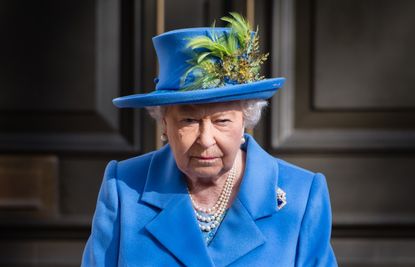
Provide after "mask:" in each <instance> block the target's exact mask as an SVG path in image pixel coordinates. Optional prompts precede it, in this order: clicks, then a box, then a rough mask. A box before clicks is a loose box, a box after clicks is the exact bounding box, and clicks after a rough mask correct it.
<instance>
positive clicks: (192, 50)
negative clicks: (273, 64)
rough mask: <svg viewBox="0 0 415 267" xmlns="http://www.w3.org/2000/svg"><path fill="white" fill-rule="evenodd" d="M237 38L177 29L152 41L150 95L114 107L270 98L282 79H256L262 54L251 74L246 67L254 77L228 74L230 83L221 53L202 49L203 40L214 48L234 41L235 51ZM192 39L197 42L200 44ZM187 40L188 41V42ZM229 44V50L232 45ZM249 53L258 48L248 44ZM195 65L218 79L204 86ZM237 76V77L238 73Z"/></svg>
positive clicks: (225, 32)
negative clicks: (154, 74) (155, 70)
mask: <svg viewBox="0 0 415 267" xmlns="http://www.w3.org/2000/svg"><path fill="white" fill-rule="evenodd" d="M231 35H232V36H231ZM249 36H250V37H249V39H252V40H254V39H255V38H256V37H255V36H257V35H256V34H255V32H254V33H252V32H251V31H249ZM200 37H202V38H200ZM239 37H240V36H239ZM197 38H199V39H197ZM223 38H225V39H223ZM237 38H238V36H237V35H236V34H235V31H234V29H233V28H229V27H226V28H215V27H211V28H189V29H179V30H174V31H170V32H166V33H163V34H161V35H158V36H156V37H154V38H153V44H154V47H155V50H156V53H157V57H158V61H159V68H160V69H159V77H158V78H156V79H155V82H156V89H155V91H153V92H151V93H147V94H133V95H127V96H123V97H118V98H115V99H114V100H113V103H114V105H115V106H117V107H119V108H141V107H148V106H161V105H176V104H198V103H214V102H227V101H233V100H242V99H268V98H270V97H271V96H272V95H273V94H274V93H275V92H276V91H277V90H278V89H279V88H281V87H282V85H283V84H284V81H285V78H271V79H263V77H260V76H259V75H258V73H259V65H260V64H262V63H263V61H264V60H265V59H266V56H267V55H258V54H257V55H256V63H258V64H256V65H257V66H256V67H255V68H252V71H251V70H250V69H248V70H249V71H251V72H254V74H252V73H248V74H249V75H250V76H249V77H250V78H249V79H247V81H245V80H243V79H245V78H238V77H239V76H235V75H233V74H231V75H230V76H231V78H232V77H237V78H233V79H230V78H229V77H228V76H229V66H228V65H229V64H228V65H227V66H228V72H226V73H225V72H224V71H225V70H222V69H221V68H222V67H221V66H222V65H223V63H224V61H223V62H222V60H221V55H222V54H221V55H218V53H216V54H215V52H214V51H213V52H212V51H210V50H209V49H206V47H207V46H206V45H203V44H202V43H203V41H206V40H207V41H208V42H211V44H212V43H213V44H214V45H216V43H215V42H221V41H225V42H226V44H229V43H230V42H235V45H233V47H234V48H235V49H236V48H240V47H241V46H242V45H241V40H242V41H243V39H241V40H240V41H239V42H238V39H237ZM196 39H197V40H196ZM198 40H199V41H200V40H202V43H201V42H198ZM218 40H219V41H218ZM192 41H194V42H193V43H192ZM250 42H251V41H249V43H250ZM247 43H248V42H247ZM230 46H231V47H232V44H231V45H230ZM235 46H236V47H235ZM249 49H250V50H249V51H253V50H254V49H258V44H252V46H251V47H250V48H249ZM235 51H236V50H235ZM225 54H226V53H225ZM232 55H233V54H232ZM225 57H226V56H225ZM244 57H246V53H244V54H240V55H239V56H238V58H232V56H229V57H228V58H227V59H229V60H230V62H233V63H232V64H240V63H239V59H241V60H242V61H243V58H244ZM261 57H262V59H261ZM235 62H236V63H235ZM249 62H252V60H251V59H249ZM201 64H202V65H203V64H205V65H206V64H208V65H209V66H211V67H212V66H213V67H214V68H215V71H216V73H214V74H213V75H219V76H220V77H219V76H218V77H219V78H215V77H213V78H210V80H209V82H208V84H207V85H206V84H204V83H203V82H206V81H207V80H208V79H207V78H206V77H208V76H209V75H210V73H207V72H206V70H204V69H203V68H201ZM241 64H242V63H241ZM241 68H242V67H241ZM231 69H235V67H233V66H231ZM238 69H239V67H238ZM210 70H211V69H210ZM249 71H248V72H249ZM241 73H243V71H242V70H241ZM236 75H238V74H236ZM238 79H239V80H238ZM241 79H242V80H241Z"/></svg>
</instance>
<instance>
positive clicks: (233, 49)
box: [181, 12, 268, 91]
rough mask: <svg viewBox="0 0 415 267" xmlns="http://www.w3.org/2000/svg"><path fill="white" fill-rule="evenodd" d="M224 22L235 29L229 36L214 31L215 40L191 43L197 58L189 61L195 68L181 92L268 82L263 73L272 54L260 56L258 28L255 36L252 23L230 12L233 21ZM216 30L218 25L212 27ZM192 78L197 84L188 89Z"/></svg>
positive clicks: (202, 39) (186, 75)
mask: <svg viewBox="0 0 415 267" xmlns="http://www.w3.org/2000/svg"><path fill="white" fill-rule="evenodd" d="M221 20H223V21H226V22H228V27H230V28H231V30H230V32H229V34H221V35H219V34H218V33H216V32H215V31H212V33H211V36H197V37H194V38H191V39H190V40H189V42H188V44H187V47H188V48H190V49H191V50H192V51H193V53H194V56H193V58H192V59H191V60H189V61H188V63H189V64H190V65H191V67H190V68H189V69H188V70H187V71H186V72H185V74H184V75H183V76H182V78H181V87H182V89H181V90H185V91H188V90H196V89H207V88H212V87H220V86H225V85H229V84H243V83H250V82H254V81H258V80H262V79H264V77H263V76H261V75H260V70H261V65H262V64H263V63H264V62H265V61H266V60H267V58H268V53H267V54H261V53H260V52H259V35H258V28H257V30H256V31H255V32H254V34H253V35H252V29H251V26H250V25H249V23H248V21H247V20H245V19H244V18H243V17H242V16H241V15H240V14H238V13H235V12H230V16H229V17H222V18H221ZM214 27H215V23H213V25H212V28H213V29H214ZM196 50H197V51H200V50H201V51H203V52H197V51H196ZM190 74H192V75H193V77H194V81H193V82H191V83H190V84H186V86H185V82H186V80H187V79H188V77H189V75H190Z"/></svg>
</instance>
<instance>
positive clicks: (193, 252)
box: [141, 135, 278, 266]
mask: <svg viewBox="0 0 415 267" xmlns="http://www.w3.org/2000/svg"><path fill="white" fill-rule="evenodd" d="M245 138H246V140H247V142H246V143H245V145H244V147H243V149H244V150H245V151H247V158H246V167H245V173H244V177H243V180H242V183H241V187H240V189H239V193H238V195H237V198H236V199H235V201H234V203H233V204H232V207H231V208H230V209H229V210H228V212H227V214H226V216H225V218H224V220H223V222H222V224H221V225H220V227H219V229H218V230H217V232H216V235H215V237H214V238H213V240H212V242H211V243H210V245H209V246H208V247H206V245H205V243H204V240H203V238H202V235H201V233H200V230H199V228H198V226H197V221H196V218H195V216H194V211H193V208H192V204H191V201H190V199H189V197H188V194H187V190H186V185H185V182H184V181H183V178H182V174H181V172H180V171H179V169H178V168H177V165H176V162H175V160H174V158H173V156H172V153H171V151H170V148H169V146H166V147H164V148H162V149H161V150H159V151H158V152H156V153H155V155H154V156H153V159H152V162H151V164H150V167H149V172H148V175H147V182H146V185H145V188H144V192H143V194H142V198H141V200H142V201H144V202H146V203H148V204H150V205H152V206H155V207H158V208H160V209H161V211H160V213H159V214H158V215H157V216H156V217H155V218H154V219H153V220H152V221H151V222H149V223H148V224H147V225H146V229H147V230H148V231H149V232H150V233H151V234H152V235H153V236H154V237H155V238H156V239H157V240H158V241H159V242H160V243H161V244H162V245H163V246H164V247H165V248H166V249H168V250H169V251H170V252H171V253H172V254H173V255H174V256H175V257H176V258H177V259H178V260H179V261H181V262H182V263H183V264H185V265H188V266H214V265H215V266H226V265H229V264H231V263H232V262H234V261H236V260H237V259H239V258H241V257H243V256H244V255H246V254H248V253H249V252H251V251H252V250H254V249H256V248H258V247H260V246H261V245H263V244H264V243H265V242H266V238H265V237H264V235H263V234H262V232H261V230H260V228H259V227H258V226H257V224H256V220H259V219H261V218H265V217H268V216H272V215H273V214H274V213H276V212H277V211H278V209H277V193H276V189H277V184H278V165H277V163H276V160H275V159H274V158H273V157H272V156H270V155H269V154H268V153H266V152H265V151H264V150H263V149H262V148H261V147H260V146H259V145H258V144H257V143H256V142H255V140H254V139H253V138H252V137H250V136H249V135H246V136H245Z"/></svg>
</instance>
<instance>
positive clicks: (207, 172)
mask: <svg viewBox="0 0 415 267" xmlns="http://www.w3.org/2000/svg"><path fill="white" fill-rule="evenodd" d="M220 172H221V168H218V167H212V166H200V167H196V168H194V169H193V170H191V176H192V177H194V178H199V179H206V180H207V179H209V180H210V179H215V178H218V177H219V176H220V174H221V173H220Z"/></svg>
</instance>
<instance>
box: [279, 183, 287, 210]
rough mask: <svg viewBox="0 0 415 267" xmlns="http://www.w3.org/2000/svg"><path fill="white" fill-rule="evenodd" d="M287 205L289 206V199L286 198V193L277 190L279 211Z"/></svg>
mask: <svg viewBox="0 0 415 267" xmlns="http://www.w3.org/2000/svg"><path fill="white" fill-rule="evenodd" d="M285 204H287V197H286V193H285V192H284V191H283V190H282V189H281V188H279V187H278V188H277V207H278V210H280V209H282V208H283V207H284V206H285Z"/></svg>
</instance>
